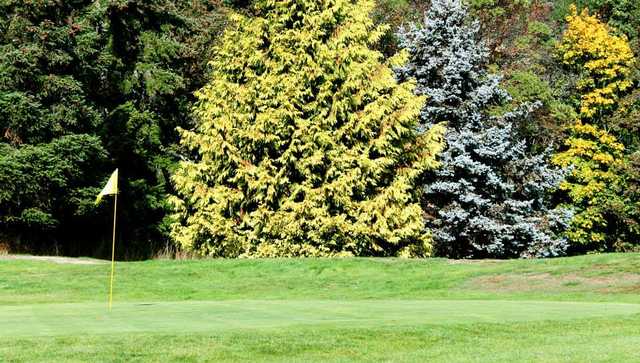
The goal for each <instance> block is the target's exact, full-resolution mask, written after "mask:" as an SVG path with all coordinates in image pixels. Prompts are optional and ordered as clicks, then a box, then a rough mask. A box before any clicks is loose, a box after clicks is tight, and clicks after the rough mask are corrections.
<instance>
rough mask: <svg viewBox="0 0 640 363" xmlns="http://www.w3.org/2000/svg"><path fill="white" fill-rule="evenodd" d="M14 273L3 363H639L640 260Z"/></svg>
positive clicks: (11, 268)
mask: <svg viewBox="0 0 640 363" xmlns="http://www.w3.org/2000/svg"><path fill="white" fill-rule="evenodd" d="M108 271H109V265H108V264H106V265H105V264H93V265H92V264H81V265H80V264H57V263H53V262H47V261H29V260H0V361H29V362H31V361H43V362H45V361H47V362H48V361H57V362H65V361H243V360H262V361H281V360H287V361H354V360H358V361H427V360H428V361H436V362H438V361H442V362H450V361H460V362H483V361H492V362H496V361H498V362H510V361H532V362H561V361H562V362H565V361H566V362H579V361H590V362H594V361H602V362H607V361H608V362H619V361H640V352H638V350H637V348H636V347H637V346H638V345H640V296H639V294H638V292H640V255H638V254H626V255H625V254H611V255H595V256H583V257H575V258H564V259H553V260H533V261H526V260H517V261H477V262H469V261H448V260H441V259H432V260H400V259H342V260H331V259H317V260H316V259H307V260H304V259H303V260H301V259H292V260H244V261H242V260H201V261H147V262H134V263H119V264H118V267H117V272H116V290H115V306H114V310H113V312H112V313H110V314H109V313H107V312H106V311H105V310H106V306H105V305H106V304H105V299H106V282H107V280H106V279H107V276H108Z"/></svg>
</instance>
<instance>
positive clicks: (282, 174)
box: [171, 0, 445, 257]
mask: <svg viewBox="0 0 640 363" xmlns="http://www.w3.org/2000/svg"><path fill="white" fill-rule="evenodd" d="M374 5H375V3H374V2H373V1H372V0H358V1H352V0H335V1H317V0H278V1H273V0H255V1H254V2H253V10H252V14H253V16H252V17H247V16H241V15H233V16H232V17H231V19H232V21H231V22H230V24H229V27H228V28H227V30H226V32H225V34H224V35H223V36H222V38H221V40H220V43H219V44H218V46H217V48H216V51H215V52H214V54H215V55H214V57H213V59H212V61H211V62H210V66H211V70H212V73H211V78H210V81H209V83H208V84H207V85H206V86H205V87H203V88H202V89H201V90H200V91H199V92H197V93H196V97H197V98H198V100H199V102H198V106H197V107H196V109H195V114H196V116H197V120H198V122H197V124H196V125H195V127H194V128H193V129H192V130H182V132H181V136H182V144H183V145H184V146H185V147H186V148H188V149H190V150H191V151H192V152H193V154H192V157H191V158H189V159H187V160H184V161H183V162H182V163H180V165H179V167H178V169H177V170H176V172H175V174H174V175H173V181H174V183H175V187H176V192H177V193H176V195H175V196H174V197H173V198H172V199H171V201H172V202H173V205H174V206H175V207H176V212H177V213H176V223H175V224H174V225H173V229H172V237H173V238H174V240H175V241H176V243H177V244H179V245H180V246H181V247H182V248H184V249H186V250H190V251H195V252H197V253H199V254H202V255H209V256H224V257H238V256H245V257H246V256H251V257H283V256H286V257H289V256H334V255H359V256H426V255H429V253H430V246H431V245H430V241H431V238H430V236H429V234H428V233H427V232H426V231H425V226H424V222H423V217H422V209H421V208H420V203H419V201H420V200H419V193H420V188H419V181H420V179H421V177H422V175H423V174H424V173H425V172H427V171H429V170H432V169H434V168H436V167H437V166H438V164H439V163H438V161H437V159H436V155H437V154H438V153H439V152H440V151H441V150H442V148H443V147H444V143H443V136H444V132H445V129H444V126H443V125H437V126H434V127H432V128H430V129H429V130H428V131H425V132H424V133H419V134H418V133H417V132H416V129H417V128H418V118H419V114H420V109H421V108H422V106H423V104H424V98H423V97H420V96H416V95H415V94H414V87H415V81H414V80H411V81H407V82H401V83H398V82H397V81H396V79H395V76H394V73H393V70H392V69H393V67H397V66H399V65H400V64H402V63H404V62H405V61H406V54H400V55H398V56H397V57H394V58H392V59H390V60H388V62H385V61H384V58H383V55H382V54H381V53H380V52H378V51H376V50H375V49H374V48H373V46H374V45H375V44H376V42H377V41H378V40H379V39H380V37H381V36H382V35H383V34H384V28H379V27H377V26H376V25H375V24H374V22H373V20H372V19H371V17H370V16H369V15H370V14H371V12H372V11H373V9H374Z"/></svg>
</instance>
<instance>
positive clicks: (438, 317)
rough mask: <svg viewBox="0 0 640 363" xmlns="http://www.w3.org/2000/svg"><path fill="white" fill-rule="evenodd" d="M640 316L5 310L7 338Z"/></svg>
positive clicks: (512, 309)
mask: <svg viewBox="0 0 640 363" xmlns="http://www.w3.org/2000/svg"><path fill="white" fill-rule="evenodd" d="M627 314H640V305H637V304H612V303H582V302H538V301H495V300H357V301H334V300H241V301H233V300H232V301H187V302H185V301H182V302H149V303H133V302H121V303H116V304H115V305H114V308H113V311H112V312H111V313H107V312H106V306H105V304H96V303H84V304H34V305H23V306H0V337H2V336H11V337H16V336H55V335H84V334H90V335H94V334H114V333H123V332H156V333H159V332H160V333H161V332H166V333H182V332H184V333H188V332H219V331H229V330H242V329H269V328H283V327H288V326H296V325H307V326H309V325H317V326H323V327H327V326H329V327H371V326H376V327H381V326H398V325H404V324H406V325H413V326H415V325H422V324H424V325H429V324H438V325H442V324H467V323H507V322H522V321H535V320H567V319H588V318H597V317H607V316H614V315H627Z"/></svg>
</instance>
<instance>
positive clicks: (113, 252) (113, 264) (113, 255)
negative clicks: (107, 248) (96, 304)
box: [109, 193, 118, 312]
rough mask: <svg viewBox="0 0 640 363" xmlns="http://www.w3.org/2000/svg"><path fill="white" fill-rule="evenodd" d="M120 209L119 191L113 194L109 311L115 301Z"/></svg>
mask: <svg viewBox="0 0 640 363" xmlns="http://www.w3.org/2000/svg"><path fill="white" fill-rule="evenodd" d="M117 209H118V193H116V194H114V195H113V242H112V245H111V281H110V282H109V312H111V304H112V302H113V271H114V270H115V267H116V211H117Z"/></svg>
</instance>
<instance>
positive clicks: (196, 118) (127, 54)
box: [0, 0, 640, 258]
mask: <svg viewBox="0 0 640 363" xmlns="http://www.w3.org/2000/svg"><path fill="white" fill-rule="evenodd" d="M461 4H464V5H465V6H466V10H465V9H463V7H462V6H461ZM425 12H427V14H426V18H425ZM225 27H228V32H227V33H226V35H225V36H224V37H220V35H221V34H222V31H223V30H224V28H225ZM400 29H403V30H401V31H399V30H400ZM215 44H217V46H216V47H214V45H215ZM403 47H406V48H407V50H408V51H409V53H410V57H409V58H408V59H409V60H410V62H409V63H408V64H407V63H404V62H403V60H406V59H407V58H406V54H404V53H402V51H401V49H402V48H403ZM638 51H640V2H639V1H636V0H575V3H574V1H572V0H551V1H549V0H435V1H434V0H377V1H375V2H371V1H356V0H332V1H328V0H327V1H324V0H323V1H310V0H297V1H293V0H179V1H169V0H145V1H142V0H74V1H53V0H52V1H18V0H4V1H0V245H7V244H8V245H9V246H10V249H12V250H15V251H24V252H42V253H60V254H70V255H79V254H82V255H94V256H104V255H107V254H108V252H109V251H108V248H109V247H110V246H109V243H110V236H109V232H110V226H109V223H110V214H111V212H112V210H111V207H112V205H111V203H103V204H102V205H100V206H95V205H94V204H93V203H92V201H93V200H94V198H95V195H96V193H97V192H98V191H99V190H100V188H101V187H102V186H103V183H104V182H105V181H106V178H107V177H108V176H109V174H110V173H111V171H112V170H113V169H114V168H116V167H118V168H119V169H120V171H121V176H122V178H121V181H120V182H121V183H120V184H121V187H122V188H121V194H122V195H121V197H120V199H119V206H121V208H120V219H119V221H120V222H119V231H120V232H119V236H118V240H119V241H121V245H120V246H118V251H119V255H120V257H125V258H140V257H147V256H149V255H152V254H154V253H156V252H157V251H158V250H159V249H161V248H178V249H186V250H193V251H196V252H198V253H201V254H208V255H216V256H222V255H224V256H276V255H277V256H287V255H290V256H294V255H335V254H355V255H400V254H402V255H427V254H429V252H430V249H429V246H430V245H431V243H432V242H433V243H435V244H434V247H435V249H434V250H433V253H436V254H440V255H446V256H453V257H487V256H492V257H516V256H526V257H528V256H554V255H559V254H563V253H570V254H575V253H585V252H591V251H614V250H615V251H629V250H638V249H640V242H638V241H640V136H638V135H640V134H639V132H640V127H639V126H638V119H639V117H640V87H638V86H639V84H640V82H639V81H640V71H639V70H640V69H639V67H638V63H637V61H636V57H635V54H637V53H638ZM209 62H211V63H210V65H209ZM401 63H402V64H401ZM391 69H394V70H396V73H395V76H396V77H397V79H396V80H395V81H394V80H393V79H392V77H393V76H392V74H393V72H392V73H390V72H391ZM416 78H417V80H416ZM396 81H399V82H400V83H394V82H396ZM414 85H417V88H416V89H415V91H416V94H414V93H413V92H411V91H412V89H413V88H412V87H413V86H414ZM198 90H200V91H198ZM196 91H197V93H196V94H194V92H196ZM415 113H419V115H418V118H417V119H416V118H415V117H413V116H415ZM442 124H446V125H448V129H447V131H446V132H445V131H443V130H442ZM178 129H180V130H182V131H180V132H178ZM438 135H444V136H443V138H444V139H443V140H440V138H439V137H438ZM180 140H182V145H180V142H179V141H180ZM440 141H445V143H444V145H441V144H440ZM441 148H442V152H441V153H438V150H440V149H441ZM436 154H438V155H436ZM551 155H553V158H552V160H553V165H552V166H550V165H549V163H548V160H549V157H550V156H551ZM180 160H182V161H183V162H182V163H181V164H180V166H178V164H179V163H178V162H179V161H180ZM437 164H438V165H440V166H439V167H437V168H436V165H437ZM557 168H558V169H557ZM559 168H562V169H564V173H562V172H560V171H559ZM563 175H564V180H561V179H562V178H563ZM172 176H173V179H172ZM172 180H173V181H172ZM556 186H558V187H557V188H556ZM171 195H173V197H170V196H171ZM171 199H172V201H171ZM558 204H560V205H561V207H562V208H561V209H557V210H556V209H552V207H553V206H555V205H558ZM572 215H573V218H572V222H571V224H570V225H568V226H567V225H565V223H564V222H566V220H567V218H569V217H571V216H572ZM172 225H173V228H171V226H172ZM563 230H564V231H563ZM174 246H176V247H174Z"/></svg>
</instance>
